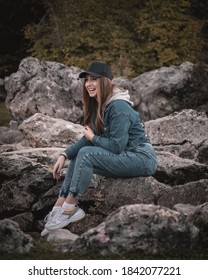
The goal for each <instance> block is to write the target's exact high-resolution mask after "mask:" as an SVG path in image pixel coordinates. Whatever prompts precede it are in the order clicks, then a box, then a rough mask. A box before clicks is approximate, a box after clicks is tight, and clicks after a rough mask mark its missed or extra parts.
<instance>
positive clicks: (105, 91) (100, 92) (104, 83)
mask: <svg viewBox="0 0 208 280" xmlns="http://www.w3.org/2000/svg"><path fill="white" fill-rule="evenodd" d="M97 81H98V83H97V85H98V86H97V89H96V90H97V98H96V99H95V98H92V97H90V96H89V94H88V92H87V90H86V88H85V82H84V84H83V103H84V124H85V125H89V126H91V122H92V116H93V114H95V113H96V117H95V127H96V130H97V133H98V134H101V133H102V132H103V122H102V109H103V105H104V104H105V103H106V101H107V100H108V98H110V96H111V95H112V92H113V87H114V85H113V83H112V82H111V80H110V79H109V78H107V77H104V76H102V77H100V78H97ZM96 108H97V112H95V110H96Z"/></svg>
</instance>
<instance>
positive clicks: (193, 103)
mask: <svg viewBox="0 0 208 280" xmlns="http://www.w3.org/2000/svg"><path fill="white" fill-rule="evenodd" d="M207 67H208V66H207V65H204V66H202V65H194V64H193V63H191V62H187V61H186V62H184V63H182V64H181V65H179V66H170V67H161V68H159V69H156V70H152V71H149V72H146V73H144V74H142V75H140V76H138V77H136V78H134V79H133V80H132V81H131V82H132V84H133V86H134V88H135V89H136V91H137V92H138V95H139V96H140V98H141V102H140V104H139V106H138V110H139V111H140V112H141V115H142V118H143V120H144V121H148V120H153V119H157V118H161V117H164V116H167V115H169V114H171V113H173V112H175V111H180V110H182V109H191V108H192V109H196V108H198V107H199V108H200V107H201V106H203V107H204V106H205V104H207V103H208V102H207V101H208V95H207V88H208V71H207ZM206 108H207V106H206ZM202 109H203V110H206V109H205V107H204V108H202Z"/></svg>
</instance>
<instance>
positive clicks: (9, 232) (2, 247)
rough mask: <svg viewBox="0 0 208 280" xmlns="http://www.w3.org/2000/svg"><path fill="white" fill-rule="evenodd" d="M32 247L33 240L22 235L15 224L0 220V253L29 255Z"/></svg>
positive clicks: (26, 235)
mask: <svg viewBox="0 0 208 280" xmlns="http://www.w3.org/2000/svg"><path fill="white" fill-rule="evenodd" d="M33 247H34V240H33V238H32V237H31V236H30V235H28V234H24V232H22V231H21V230H20V228H19V225H18V224H17V223H15V222H14V221H11V220H9V219H4V220H0V253H7V254H8V253H10V254H11V253H12V254H23V253H29V252H30V251H31V249H32V248H33Z"/></svg>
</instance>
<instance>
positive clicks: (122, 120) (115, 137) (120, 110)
mask: <svg viewBox="0 0 208 280" xmlns="http://www.w3.org/2000/svg"><path fill="white" fill-rule="evenodd" d="M122 93H124V91H122ZM127 93H128V91H125V94H126V95H127ZM125 94H122V95H121V94H118V93H117V94H116V95H115V96H114V97H113V98H111V99H110V100H109V102H108V103H107V104H106V106H105V108H104V109H103V126H104V132H103V134H102V135H95V136H94V137H93V139H92V142H91V141H88V140H87V139H86V138H85V137H84V136H83V137H82V138H81V139H80V140H78V141H77V142H76V143H75V144H73V145H72V146H71V147H69V148H68V149H66V150H65V152H66V154H67V156H68V158H69V159H73V158H75V157H76V155H77V153H78V152H79V150H80V149H81V148H82V147H84V146H97V147H102V148H104V149H106V150H108V151H110V152H112V153H115V154H120V153H121V152H123V151H130V150H131V151H133V150H135V149H136V148H137V147H138V146H139V145H141V144H143V143H149V140H148V137H147V134H146V132H145V130H144V128H143V126H142V123H141V120H140V116H139V113H138V112H137V111H135V110H134V109H133V108H132V102H131V101H130V100H129V98H125Z"/></svg>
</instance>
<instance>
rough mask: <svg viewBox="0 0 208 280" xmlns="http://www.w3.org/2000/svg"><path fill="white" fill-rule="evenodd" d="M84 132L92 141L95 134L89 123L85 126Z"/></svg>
mask: <svg viewBox="0 0 208 280" xmlns="http://www.w3.org/2000/svg"><path fill="white" fill-rule="evenodd" d="M83 134H84V136H85V137H86V138H87V140H89V141H92V138H93V136H94V135H95V134H94V132H93V130H92V129H91V128H90V127H89V126H88V125H86V126H85V128H84V130H83Z"/></svg>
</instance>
